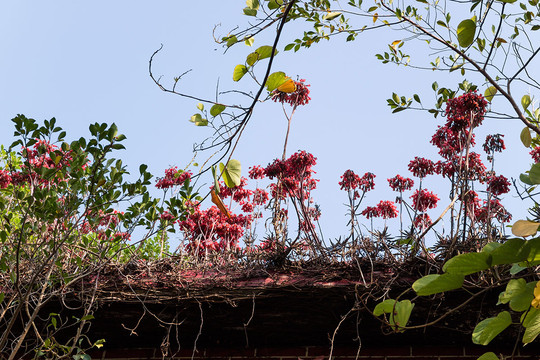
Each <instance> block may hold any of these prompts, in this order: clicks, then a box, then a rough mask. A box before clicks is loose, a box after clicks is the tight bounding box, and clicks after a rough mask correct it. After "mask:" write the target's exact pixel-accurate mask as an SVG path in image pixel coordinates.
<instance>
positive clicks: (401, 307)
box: [373, 299, 414, 332]
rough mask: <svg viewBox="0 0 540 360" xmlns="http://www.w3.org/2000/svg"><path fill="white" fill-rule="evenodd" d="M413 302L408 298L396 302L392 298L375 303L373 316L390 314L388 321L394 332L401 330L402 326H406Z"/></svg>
mask: <svg viewBox="0 0 540 360" xmlns="http://www.w3.org/2000/svg"><path fill="white" fill-rule="evenodd" d="M413 308H414V304H413V303H411V302H410V301H409V300H402V301H398V302H396V300H394V299H387V300H384V301H383V302H382V303H379V304H377V306H375V309H374V310H373V314H374V315H375V316H381V315H382V314H390V318H389V320H388V322H389V323H390V325H391V326H392V328H393V330H394V331H396V332H402V331H404V329H402V328H403V327H405V326H407V322H408V321H409V317H410V316H411V312H412V309H413Z"/></svg>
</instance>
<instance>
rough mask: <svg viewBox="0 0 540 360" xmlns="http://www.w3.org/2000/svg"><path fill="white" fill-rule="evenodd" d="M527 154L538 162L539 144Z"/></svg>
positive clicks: (539, 155) (539, 157) (539, 159)
mask: <svg viewBox="0 0 540 360" xmlns="http://www.w3.org/2000/svg"><path fill="white" fill-rule="evenodd" d="M529 154H531V156H532V158H533V160H534V162H535V163H539V162H540V146H537V147H535V148H534V149H532V151H531V152H530V153H529Z"/></svg>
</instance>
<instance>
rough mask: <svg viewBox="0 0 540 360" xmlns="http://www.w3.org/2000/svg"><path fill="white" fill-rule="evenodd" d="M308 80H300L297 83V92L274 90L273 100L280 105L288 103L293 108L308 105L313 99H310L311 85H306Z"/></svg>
mask: <svg viewBox="0 0 540 360" xmlns="http://www.w3.org/2000/svg"><path fill="white" fill-rule="evenodd" d="M305 82H306V80H304V79H300V81H295V82H294V84H295V85H296V90H295V91H293V92H291V93H286V92H281V91H279V90H277V89H276V90H274V91H273V92H272V100H273V101H275V102H279V103H282V104H284V103H287V104H289V105H291V106H298V105H306V104H307V103H309V101H310V100H311V98H310V97H309V89H308V87H309V85H306V84H305Z"/></svg>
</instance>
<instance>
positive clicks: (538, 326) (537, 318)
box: [523, 308, 540, 344]
mask: <svg viewBox="0 0 540 360" xmlns="http://www.w3.org/2000/svg"><path fill="white" fill-rule="evenodd" d="M523 327H525V332H524V333H523V343H524V344H528V343H530V342H533V341H534V339H536V337H537V336H538V334H540V310H539V309H535V308H531V310H529V312H528V313H527V316H525V319H524V320H523Z"/></svg>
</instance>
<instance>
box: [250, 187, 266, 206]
mask: <svg viewBox="0 0 540 360" xmlns="http://www.w3.org/2000/svg"><path fill="white" fill-rule="evenodd" d="M267 201H268V193H267V192H266V191H265V190H263V189H255V191H254V192H253V204H255V205H264V204H265V203H266V202H267Z"/></svg>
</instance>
